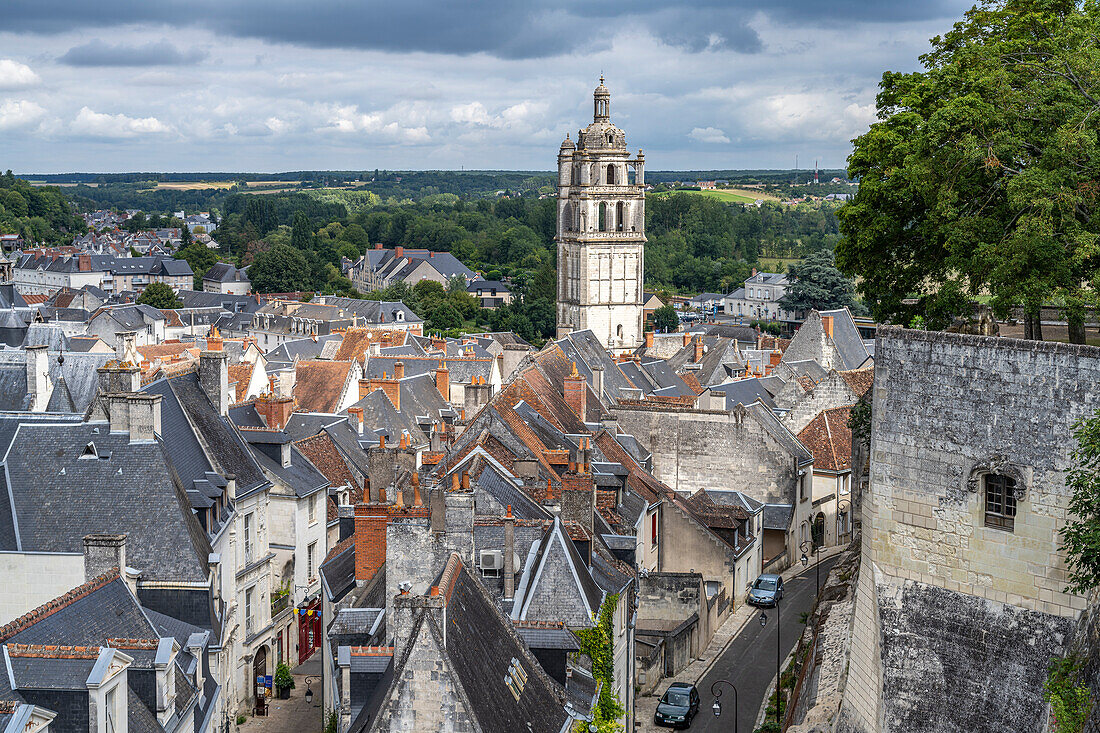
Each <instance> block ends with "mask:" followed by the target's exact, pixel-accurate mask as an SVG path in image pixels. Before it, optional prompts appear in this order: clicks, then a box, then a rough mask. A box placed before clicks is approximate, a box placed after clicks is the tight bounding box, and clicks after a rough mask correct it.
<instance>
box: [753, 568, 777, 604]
mask: <svg viewBox="0 0 1100 733" xmlns="http://www.w3.org/2000/svg"><path fill="white" fill-rule="evenodd" d="M782 598H783V578H781V577H779V576H778V575H772V574H771V573H766V574H764V575H761V576H760V577H759V578H757V579H756V582H754V583H753V584H752V588H750V589H749V597H748V602H749V605H750V606H767V607H772V606H774V605H775V604H776V603H777V602H778V601H779V600H780V599H782Z"/></svg>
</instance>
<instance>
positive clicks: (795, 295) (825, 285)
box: [779, 249, 861, 312]
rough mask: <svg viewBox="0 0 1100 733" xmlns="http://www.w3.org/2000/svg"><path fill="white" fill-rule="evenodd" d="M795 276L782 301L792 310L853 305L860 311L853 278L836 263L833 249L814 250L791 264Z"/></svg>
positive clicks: (854, 310) (824, 308)
mask: <svg viewBox="0 0 1100 733" xmlns="http://www.w3.org/2000/svg"><path fill="white" fill-rule="evenodd" d="M790 273H791V275H792V276H793V277H794V278H795V280H794V282H793V283H792V284H791V286H790V287H788V288H787V292H786V294H785V295H784V296H783V297H782V298H781V299H780V300H779V304H780V305H781V306H783V307H784V308H786V309H787V310H791V311H803V310H819V311H821V310H833V309H835V308H845V307H846V308H850V309H851V310H852V311H853V312H858V311H860V310H861V309H860V307H859V304H858V303H856V300H855V297H854V296H853V291H854V288H853V286H852V281H851V280H849V279H848V278H846V277H844V275H842V274H841V273H840V270H838V269H836V266H835V265H834V264H833V253H832V252H830V251H829V250H827V249H825V250H821V251H820V252H814V253H813V254H812V255H810V256H809V257H807V258H806V259H804V260H802V262H801V263H799V264H797V265H791V268H790Z"/></svg>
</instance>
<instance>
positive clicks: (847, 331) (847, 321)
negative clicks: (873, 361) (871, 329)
mask: <svg viewBox="0 0 1100 733" xmlns="http://www.w3.org/2000/svg"><path fill="white" fill-rule="evenodd" d="M821 315H822V316H832V317H833V344H835V345H836V349H837V351H839V352H840V358H841V359H842V360H843V362H844V369H845V370H848V369H859V368H861V367H862V366H864V364H865V363H866V362H867V360H868V359H869V358H870V357H871V355H870V353H869V352H868V351H867V347H866V346H864V344H863V337H861V336H860V335H859V329H858V328H856V323H855V321H854V320H852V314H851V312H850V311H849V310H848V309H847V308H840V309H837V310H832V311H821Z"/></svg>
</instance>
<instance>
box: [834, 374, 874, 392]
mask: <svg viewBox="0 0 1100 733" xmlns="http://www.w3.org/2000/svg"><path fill="white" fill-rule="evenodd" d="M838 373H839V374H840V376H841V377H843V378H844V381H845V382H847V383H848V386H849V387H851V389H852V391H853V392H855V393H856V397H862V396H863V395H865V394H867V390H869V389H871V386H872V385H873V384H874V382H875V370H874V367H872V368H870V369H852V370H849V371H846V372H838Z"/></svg>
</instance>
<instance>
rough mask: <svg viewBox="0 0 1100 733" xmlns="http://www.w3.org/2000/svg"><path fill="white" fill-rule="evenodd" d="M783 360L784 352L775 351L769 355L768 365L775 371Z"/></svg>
mask: <svg viewBox="0 0 1100 733" xmlns="http://www.w3.org/2000/svg"><path fill="white" fill-rule="evenodd" d="M782 359H783V352H782V351H778V350H777V351H773V352H772V353H771V354H769V355H768V363H769V365H770V366H771V367H772V368H773V369H774V368H775V367H777V366H779V362H780V361H782Z"/></svg>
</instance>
